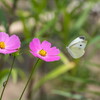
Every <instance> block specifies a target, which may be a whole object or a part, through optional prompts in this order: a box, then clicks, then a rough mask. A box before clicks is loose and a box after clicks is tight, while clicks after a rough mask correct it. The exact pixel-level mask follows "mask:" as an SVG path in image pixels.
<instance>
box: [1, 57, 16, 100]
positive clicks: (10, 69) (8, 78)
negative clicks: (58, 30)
mask: <svg viewBox="0 0 100 100" xmlns="http://www.w3.org/2000/svg"><path fill="white" fill-rule="evenodd" d="M14 61H15V56H14V58H13V62H12V65H11V68H10V72H9V74H8V77H7V80H6V81H5V84H4V88H3V90H2V93H1V96H0V100H2V97H3V94H4V91H5V89H6V86H7V83H8V80H9V78H10V75H11V72H12V69H13V65H14Z"/></svg>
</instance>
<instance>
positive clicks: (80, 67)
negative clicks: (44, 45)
mask: <svg viewBox="0 0 100 100" xmlns="http://www.w3.org/2000/svg"><path fill="white" fill-rule="evenodd" d="M0 31H3V32H7V33H8V34H10V35H12V34H16V35H18V36H19V37H20V39H21V42H22V45H21V49H20V55H18V56H17V58H16V61H15V66H14V69H13V71H12V75H11V79H10V81H9V84H8V86H7V89H6V91H5V94H4V95H5V96H4V100H17V99H18V97H19V96H20V93H21V92H22V89H23V87H24V85H25V83H26V80H27V78H28V76H29V73H30V71H31V68H32V66H33V65H34V63H35V62H36V58H35V57H33V56H32V55H31V54H30V53H29V47H28V45H29V42H30V41H31V40H32V39H33V38H34V37H37V38H39V39H40V40H41V41H43V40H47V41H49V42H51V43H52V44H53V46H57V48H59V49H60V50H61V53H60V56H61V60H60V61H56V62H49V63H47V62H44V61H41V62H40V63H39V64H38V67H39V68H38V69H37V71H36V73H35V76H34V78H33V79H32V81H31V82H30V84H29V87H28V89H27V91H26V93H25V95H24V98H23V100H100V68H99V67H100V0H0ZM78 36H85V37H86V39H87V41H88V45H87V47H86V53H85V55H84V56H83V57H82V58H80V59H76V60H75V59H73V58H72V57H71V56H70V55H69V54H68V52H67V50H66V46H67V45H68V44H69V43H70V42H71V41H72V40H73V39H75V38H76V37H78ZM11 62H12V56H9V55H2V54H0V91H1V90H2V84H3V82H4V81H5V80H6V77H7V75H8V72H9V67H10V65H11Z"/></svg>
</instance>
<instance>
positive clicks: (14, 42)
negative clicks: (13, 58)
mask: <svg viewBox="0 0 100 100" xmlns="http://www.w3.org/2000/svg"><path fill="white" fill-rule="evenodd" d="M20 45H21V42H20V39H19V37H18V36H16V35H12V36H9V35H8V34H7V33H5V32H0V53H2V54H11V53H14V52H16V51H18V49H19V48H20Z"/></svg>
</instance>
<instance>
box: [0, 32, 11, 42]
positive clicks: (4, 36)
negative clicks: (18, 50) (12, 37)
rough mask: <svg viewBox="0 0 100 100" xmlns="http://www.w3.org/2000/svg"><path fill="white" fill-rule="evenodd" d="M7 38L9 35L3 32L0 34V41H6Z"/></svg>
mask: <svg viewBox="0 0 100 100" xmlns="http://www.w3.org/2000/svg"><path fill="white" fill-rule="evenodd" d="M8 38H9V35H8V34H7V33H5V32H0V41H4V42H5V41H7V40H8Z"/></svg>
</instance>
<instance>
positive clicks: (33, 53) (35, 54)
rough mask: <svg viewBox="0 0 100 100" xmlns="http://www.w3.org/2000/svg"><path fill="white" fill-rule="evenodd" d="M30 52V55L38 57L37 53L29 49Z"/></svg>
mask: <svg viewBox="0 0 100 100" xmlns="http://www.w3.org/2000/svg"><path fill="white" fill-rule="evenodd" d="M30 53H31V54H32V55H34V56H35V57H38V54H37V53H35V52H32V51H30Z"/></svg>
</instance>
